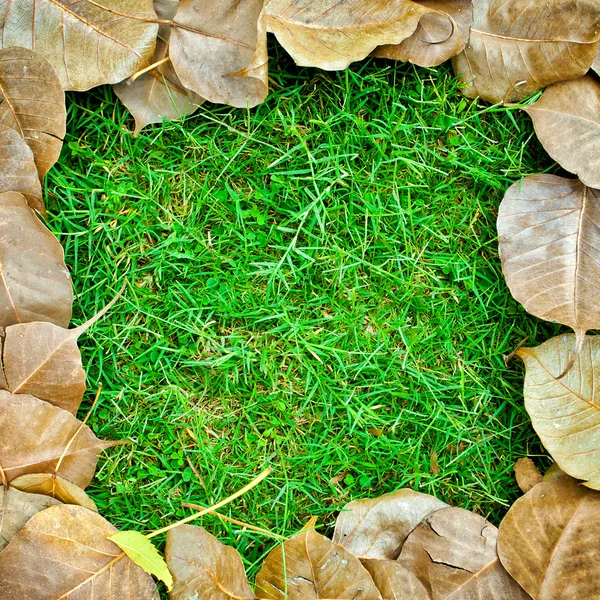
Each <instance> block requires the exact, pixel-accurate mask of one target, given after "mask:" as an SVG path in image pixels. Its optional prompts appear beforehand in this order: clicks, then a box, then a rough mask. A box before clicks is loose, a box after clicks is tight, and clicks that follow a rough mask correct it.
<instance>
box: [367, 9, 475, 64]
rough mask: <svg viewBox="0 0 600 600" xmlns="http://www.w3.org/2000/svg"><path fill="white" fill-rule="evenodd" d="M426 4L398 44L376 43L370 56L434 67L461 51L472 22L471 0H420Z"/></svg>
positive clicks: (467, 38)
mask: <svg viewBox="0 0 600 600" xmlns="http://www.w3.org/2000/svg"><path fill="white" fill-rule="evenodd" d="M418 3H419V4H421V5H423V6H425V7H427V8H430V9H431V12H427V13H425V14H424V15H423V16H422V17H421V20H420V21H419V26H418V27H417V29H416V31H415V32H414V33H413V34H412V35H411V36H410V37H408V38H406V39H405V40H404V41H403V42H401V43H400V44H397V45H395V46H389V45H388V46H380V47H379V48H376V50H375V52H374V53H373V56H378V57H380V58H392V59H394V60H402V61H408V62H411V63H414V64H416V65H419V66H421V67H435V66H437V65H441V64H442V63H443V62H445V61H447V60H448V59H450V58H452V57H453V56H456V55H457V54H458V53H459V52H462V51H463V49H464V47H465V46H466V44H467V41H468V40H469V30H470V28H471V24H472V23H473V2H472V0H420V1H419V2H418Z"/></svg>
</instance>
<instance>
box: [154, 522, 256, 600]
mask: <svg viewBox="0 0 600 600" xmlns="http://www.w3.org/2000/svg"><path fill="white" fill-rule="evenodd" d="M165 559H166V561H167V565H168V566H169V570H170V571H171V573H172V574H173V580H174V583H173V589H172V590H171V594H170V597H171V600H188V598H197V599H198V600H200V599H202V598H223V599H231V600H243V599H248V600H249V599H251V598H254V594H253V593H252V589H251V588H250V584H249V583H248V579H247V578H246V572H245V570H244V565H243V564H242V559H241V557H240V555H239V553H238V552H237V551H236V550H235V549H234V548H231V547H230V546H225V545H224V544H221V542H219V541H218V540H217V539H216V538H215V537H214V536H212V535H211V534H210V533H208V532H207V531H206V530H205V529H203V528H202V527H195V526H194V525H180V526H179V527H176V528H175V529H171V530H170V531H169V532H168V533H167V545H166V548H165Z"/></svg>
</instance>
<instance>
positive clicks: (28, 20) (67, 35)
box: [0, 0, 158, 154]
mask: <svg viewBox="0 0 600 600" xmlns="http://www.w3.org/2000/svg"><path fill="white" fill-rule="evenodd" d="M0 14H2V15H3V23H2V36H1V37H0V45H1V46H2V47H4V48H8V47H10V46H22V47H24V48H35V50H36V52H39V53H40V54H42V55H43V56H45V57H46V58H47V59H48V60H49V61H50V64H51V65H52V66H53V67H54V69H55V70H56V72H57V73H58V76H59V78H60V81H61V84H62V87H63V89H65V90H80V91H82V90H88V89H90V88H92V87H95V86H98V85H102V84H104V83H117V82H119V81H123V79H125V78H126V77H129V76H130V75H132V74H133V73H135V72H136V71H137V70H139V69H140V68H142V67H144V66H145V65H146V64H148V60H149V59H150V57H151V56H152V53H153V52H154V44H155V40H156V33H157V29H158V27H157V25H156V24H155V23H151V22H150V21H152V20H156V15H155V14H154V10H153V9H152V0H100V1H95V0H86V1H85V2H72V1H70V0H36V2H31V0H0ZM132 17H133V18H132ZM34 154H35V151H34Z"/></svg>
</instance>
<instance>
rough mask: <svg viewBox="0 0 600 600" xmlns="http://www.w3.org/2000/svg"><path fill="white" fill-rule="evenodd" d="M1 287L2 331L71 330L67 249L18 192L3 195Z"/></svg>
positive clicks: (0, 197) (0, 211)
mask: <svg viewBox="0 0 600 600" xmlns="http://www.w3.org/2000/svg"><path fill="white" fill-rule="evenodd" d="M0 282H1V283H0V327H8V326H10V325H13V324H16V323H26V322H29V321H47V322H48V324H53V325H51V326H55V325H64V326H66V325H68V323H69V321H70V319H71V310H72V305H73V286H72V284H71V278H70V276H69V272H68V270H67V267H66V266H65V261H64V252H63V249H62V246H61V245H60V243H59V242H58V240H57V239H56V238H55V237H54V236H53V235H52V233H51V232H50V231H49V230H48V229H47V228H46V227H45V226H44V224H43V223H42V222H41V221H40V220H39V219H38V218H37V217H36V215H35V214H34V212H33V211H32V210H31V209H30V208H29V206H28V205H27V201H26V199H25V197H24V196H22V195H21V194H18V193H16V192H6V193H4V194H0Z"/></svg>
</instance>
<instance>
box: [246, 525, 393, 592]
mask: <svg viewBox="0 0 600 600" xmlns="http://www.w3.org/2000/svg"><path fill="white" fill-rule="evenodd" d="M254 592H255V594H256V596H257V597H258V598H266V599H271V598H272V599H273V600H284V599H285V600H300V599H303V600H306V599H307V598H338V599H346V598H347V599H348V600H381V595H380V594H379V592H378V591H377V588H376V587H375V584H374V583H373V579H372V578H371V576H370V575H369V572H368V571H367V570H366V569H365V568H364V567H363V566H362V565H361V564H360V561H359V560H358V558H356V556H354V555H352V554H350V552H348V551H347V550H346V549H345V548H342V547H341V546H338V545H337V544H334V543H333V542H332V541H331V540H329V539H327V538H326V537H323V536H322V535H319V534H318V533H316V532H315V531H314V530H312V529H309V530H307V531H303V532H302V533H299V534H298V535H295V536H294V537H292V538H290V539H289V540H287V541H286V542H284V543H283V544H282V545H281V546H279V547H278V548H275V550H273V551H272V552H270V553H269V555H268V556H267V558H266V560H265V562H264V563H263V565H262V567H261V569H260V571H259V572H258V575H257V576H256V586H255V589H254Z"/></svg>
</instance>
